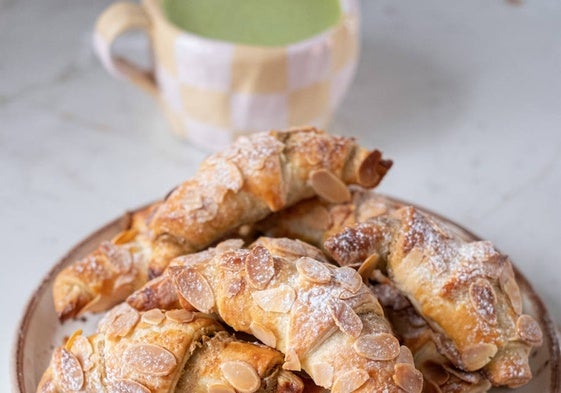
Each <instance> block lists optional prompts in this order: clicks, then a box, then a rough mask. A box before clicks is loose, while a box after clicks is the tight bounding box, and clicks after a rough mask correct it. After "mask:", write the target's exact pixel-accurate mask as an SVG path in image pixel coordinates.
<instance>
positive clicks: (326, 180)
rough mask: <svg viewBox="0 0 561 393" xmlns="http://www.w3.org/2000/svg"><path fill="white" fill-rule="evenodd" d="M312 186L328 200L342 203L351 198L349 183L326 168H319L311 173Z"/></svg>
mask: <svg viewBox="0 0 561 393" xmlns="http://www.w3.org/2000/svg"><path fill="white" fill-rule="evenodd" d="M310 186H311V187H312V188H313V189H314V191H315V192H316V194H317V195H319V196H320V197H321V198H323V199H325V200H326V201H328V202H331V203H342V202H348V201H350V200H351V192H350V191H349V188H348V187H347V185H346V184H345V183H344V182H343V181H342V180H341V179H339V178H338V177H337V176H336V175H335V174H334V173H333V172H330V171H328V170H326V169H319V170H317V171H313V172H312V173H311V174H310Z"/></svg>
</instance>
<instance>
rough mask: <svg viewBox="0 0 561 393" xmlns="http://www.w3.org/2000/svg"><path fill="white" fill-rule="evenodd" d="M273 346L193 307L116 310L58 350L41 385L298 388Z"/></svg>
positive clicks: (45, 388) (93, 392)
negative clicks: (248, 337) (92, 330)
mask: <svg viewBox="0 0 561 393" xmlns="http://www.w3.org/2000/svg"><path fill="white" fill-rule="evenodd" d="M282 360H283V357H282V355H281V354H280V353H279V352H277V351H275V350H274V349H271V348H268V347H266V346H264V345H261V344H256V343H250V342H246V341H242V340H239V339H236V338H234V337H233V336H232V335H230V334H229V333H227V332H226V331H225V330H224V328H223V327H222V326H221V325H220V324H219V323H218V322H217V321H216V320H215V319H214V318H212V317H211V316H209V315H205V314H202V313H194V312H190V311H186V310H171V311H167V312H165V313H164V312H162V311H161V310H159V309H152V310H149V311H147V312H143V313H138V312H136V311H135V310H134V309H132V308H131V307H129V306H127V305H126V304H123V305H119V306H117V307H115V308H114V309H113V310H111V311H110V312H109V313H108V314H107V315H106V316H105V317H104V318H103V319H102V321H101V322H100V325H99V327H98V332H97V333H96V334H94V335H92V336H90V337H85V336H83V335H81V332H80V331H78V332H76V333H75V334H74V335H72V336H71V337H70V338H69V339H68V341H67V342H66V344H65V345H64V346H62V347H59V348H57V349H56V350H55V352H54V354H53V356H52V359H51V364H50V366H49V368H48V369H47V371H46V372H45V373H44V375H43V377H42V379H41V381H40V383H39V386H38V388H37V393H70V392H76V391H80V392H88V393H98V392H111V393H113V392H126V393H129V392H133V393H164V392H166V393H167V392H170V393H188V392H189V393H191V392H193V393H203V392H205V393H206V392H211V393H219V392H231V393H234V392H242V393H252V392H277V393H281V392H283V393H298V392H302V390H303V387H304V385H303V383H302V381H301V380H300V379H299V378H298V377H297V376H296V375H294V374H293V373H291V372H289V371H286V370H283V369H282V368H281V365H282Z"/></svg>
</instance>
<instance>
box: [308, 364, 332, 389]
mask: <svg viewBox="0 0 561 393" xmlns="http://www.w3.org/2000/svg"><path fill="white" fill-rule="evenodd" d="M311 368H312V374H311V376H312V378H313V380H314V382H315V383H316V385H319V386H322V387H324V388H326V389H329V388H330V387H331V385H332V384H333V366H331V364H329V363H325V362H320V363H314V364H312V367H311Z"/></svg>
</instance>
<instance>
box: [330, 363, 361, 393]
mask: <svg viewBox="0 0 561 393" xmlns="http://www.w3.org/2000/svg"><path fill="white" fill-rule="evenodd" d="M369 378H370V375H368V372H367V371H366V370H360V369H359V370H351V371H347V372H345V373H343V374H341V375H340V376H339V377H338V378H337V379H336V380H335V382H334V383H333V387H332V388H331V393H351V392H354V391H355V390H357V389H358V388H360V387H361V386H362V385H364V383H365V382H366V381H368V379H369Z"/></svg>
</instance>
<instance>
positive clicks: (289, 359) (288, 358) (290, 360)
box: [282, 349, 302, 371]
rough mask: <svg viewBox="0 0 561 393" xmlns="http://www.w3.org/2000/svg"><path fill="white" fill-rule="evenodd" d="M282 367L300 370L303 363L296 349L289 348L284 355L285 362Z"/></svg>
mask: <svg viewBox="0 0 561 393" xmlns="http://www.w3.org/2000/svg"><path fill="white" fill-rule="evenodd" d="M282 368H284V369H285V370H291V371H300V370H301V369H302V365H301V364H300V358H299V357H298V354H297V353H296V351H295V350H294V349H289V350H288V351H287V352H286V355H284V364H283V365H282Z"/></svg>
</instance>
